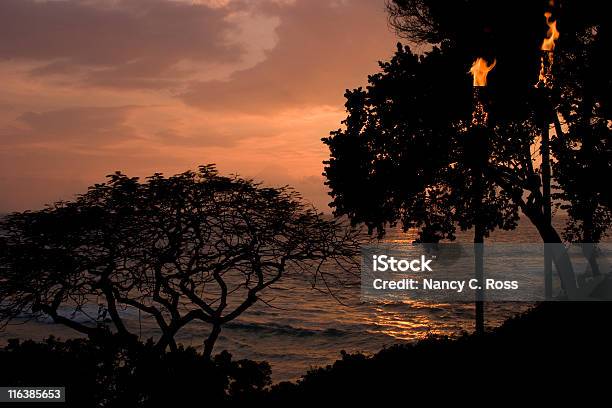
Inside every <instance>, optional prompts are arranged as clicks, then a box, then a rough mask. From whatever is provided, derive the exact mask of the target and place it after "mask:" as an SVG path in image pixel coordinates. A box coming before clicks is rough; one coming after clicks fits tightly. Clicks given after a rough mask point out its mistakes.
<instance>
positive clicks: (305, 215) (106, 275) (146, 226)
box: [0, 166, 358, 356]
mask: <svg viewBox="0 0 612 408" xmlns="http://www.w3.org/2000/svg"><path fill="white" fill-rule="evenodd" d="M0 229H1V230H2V231H4V232H3V235H2V238H1V241H0V245H1V252H0V256H1V265H2V266H1V267H0V268H1V269H0V299H1V301H0V318H1V319H2V322H3V323H5V324H6V323H8V322H10V321H11V319H14V318H17V317H24V316H29V317H36V316H41V315H46V316H49V317H51V318H52V319H53V320H54V321H55V322H57V323H61V324H64V325H66V326H68V327H70V328H72V329H75V330H77V331H78V332H81V333H83V334H86V335H88V336H90V337H91V338H97V337H101V336H104V335H105V333H108V332H109V331H116V332H117V333H119V334H123V335H126V336H129V335H130V333H131V332H132V330H133V328H130V327H129V326H130V325H129V324H127V323H126V321H125V318H124V316H125V315H124V313H123V309H125V308H132V309H135V310H138V311H139V313H143V314H146V315H149V316H151V317H152V318H153V319H154V320H155V322H156V323H157V325H158V326H159V329H160V331H161V334H160V336H159V338H157V340H156V347H157V348H158V349H159V350H160V351H161V350H164V349H166V348H167V347H170V348H171V349H175V348H176V341H175V336H176V334H177V332H178V331H179V330H180V329H181V328H183V327H184V326H185V325H187V324H189V323H190V322H193V321H202V322H205V323H208V324H210V326H211V332H210V335H209V336H208V338H207V339H206V340H205V341H204V354H205V356H210V355H211V353H212V350H213V346H214V344H215V341H216V340H217V338H218V336H219V333H220V331H221V327H222V326H223V324H225V323H227V322H229V321H231V320H233V319H235V318H237V317H238V316H240V314H241V313H243V312H244V311H245V310H247V309H248V308H249V307H250V306H252V305H253V304H254V303H255V302H257V301H258V300H260V299H261V294H262V292H263V291H264V290H265V289H267V288H269V287H270V286H271V285H273V284H274V283H276V282H278V281H279V279H281V278H282V277H283V276H284V275H286V274H290V273H306V272H309V271H310V272H311V273H312V277H313V278H314V279H313V280H316V278H319V280H323V281H324V282H325V281H326V279H327V280H329V279H332V278H333V279H341V278H342V276H343V274H344V273H345V272H348V273H351V272H352V270H350V268H351V267H352V266H353V262H354V255H356V254H357V251H358V242H357V240H356V237H357V232H356V231H354V230H352V229H350V228H346V227H345V226H344V225H343V224H342V223H341V222H340V221H338V220H330V219H326V218H325V217H323V216H322V215H321V214H318V213H317V212H316V211H315V210H314V209H312V208H310V207H309V206H308V205H307V204H305V203H304V202H303V201H302V199H301V198H300V196H299V195H298V194H297V193H295V192H294V191H292V190H291V189H289V188H265V187H262V186H261V185H259V184H256V183H254V182H252V181H250V180H245V179H242V178H239V177H236V176H233V177H223V176H220V175H219V174H218V173H217V171H216V170H215V168H214V167H213V166H203V167H201V168H200V169H199V171H198V172H185V173H182V174H178V175H175V176H172V177H167V178H166V177H164V176H163V175H161V174H155V175H153V176H152V177H149V178H148V179H147V180H146V181H145V182H141V181H139V179H138V178H130V177H127V176H126V175H123V174H121V173H116V174H114V175H112V176H109V178H108V181H107V182H106V183H104V184H97V185H95V186H93V187H91V188H90V189H89V191H88V192H87V193H85V194H83V195H81V196H79V197H78V198H77V199H76V200H74V201H70V202H60V203H56V204H55V205H53V206H52V207H49V208H46V209H44V210H41V211H28V212H23V213H15V214H11V215H9V216H7V217H6V219H5V220H4V221H3V222H2V225H1V226H0ZM327 261H331V262H334V265H335V266H336V268H335V269H334V270H335V271H336V272H335V273H333V274H332V273H330V272H326V270H325V269H324V268H323V266H324V263H325V262H327ZM92 304H93V305H96V304H99V310H98V312H97V314H96V313H94V315H92V313H91V310H90V309H91V308H90V307H89V306H91V305H92Z"/></svg>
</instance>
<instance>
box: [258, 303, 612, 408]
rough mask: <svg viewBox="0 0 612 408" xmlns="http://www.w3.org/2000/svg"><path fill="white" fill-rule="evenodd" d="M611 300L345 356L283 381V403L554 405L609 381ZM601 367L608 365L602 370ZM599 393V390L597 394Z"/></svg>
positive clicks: (278, 388)
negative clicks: (480, 331) (297, 378)
mask: <svg viewBox="0 0 612 408" xmlns="http://www.w3.org/2000/svg"><path fill="white" fill-rule="evenodd" d="M611 311H612V310H611V307H610V306H609V305H607V304H605V303H599V302H598V303H546V304H541V305H540V306H538V307H536V308H535V309H534V310H532V311H529V312H527V313H525V314H523V315H520V316H517V317H515V318H513V319H510V320H508V321H507V322H506V323H504V325H502V326H501V327H499V328H497V329H494V330H492V331H491V332H489V333H487V334H485V335H481V336H478V335H467V334H466V335H463V336H462V337H460V338H457V339H451V338H446V337H431V338H429V339H426V340H423V341H419V342H417V343H414V344H408V345H397V346H393V347H390V348H387V349H384V350H382V351H380V352H379V353H378V354H376V355H374V356H372V357H367V356H364V355H362V354H347V353H343V354H342V359H340V360H338V361H336V362H335V363H334V364H333V365H330V366H327V367H325V368H319V369H315V370H312V371H310V372H309V373H308V374H307V375H306V376H304V378H303V379H302V380H301V381H299V382H298V383H297V384H292V383H282V384H278V385H275V386H274V387H273V388H272V390H271V393H270V394H269V396H268V398H269V399H270V400H271V401H272V402H274V403H276V404H278V405H284V404H290V403H291V402H294V401H301V402H303V403H307V404H315V403H316V401H318V400H319V398H321V397H322V396H325V399H326V401H327V402H328V403H341V404H342V405H343V406H350V405H351V404H363V403H364V402H367V401H371V402H372V403H375V404H378V405H379V406H380V404H384V403H390V402H393V401H395V402H396V403H397V402H401V403H403V404H410V405H413V404H420V403H426V404H429V405H433V406H435V405H439V404H442V403H450V404H453V405H457V404H460V402H461V401H463V402H465V404H469V403H472V402H473V401H482V400H483V399H484V398H490V400H489V401H490V403H491V404H494V405H495V404H497V403H501V402H503V403H506V404H507V403H510V402H516V403H524V402H525V400H529V401H537V400H538V399H539V398H543V399H545V400H546V401H548V402H549V403H550V402H552V401H559V400H561V401H563V400H565V399H566V398H569V397H570V396H573V397H577V398H584V400H582V403H586V401H587V400H589V398H591V397H593V398H594V395H592V394H591V392H590V391H588V390H594V389H602V388H601V387H604V388H605V387H607V378H608V377H607V376H605V375H598V374H597V373H599V372H604V371H605V370H606V369H607V367H608V366H609V364H610V363H611V362H612V353H610V348H609V340H610V337H609V335H608V334H607V332H606V331H605V330H604V329H602V324H605V323H603V322H606V321H608V319H609V313H610V312H611ZM600 370H601V371H600ZM595 394H597V393H595Z"/></svg>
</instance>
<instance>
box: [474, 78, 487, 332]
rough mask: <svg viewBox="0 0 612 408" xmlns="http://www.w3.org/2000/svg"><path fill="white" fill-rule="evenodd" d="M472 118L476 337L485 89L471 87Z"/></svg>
mask: <svg viewBox="0 0 612 408" xmlns="http://www.w3.org/2000/svg"><path fill="white" fill-rule="evenodd" d="M473 92H474V105H475V109H474V112H475V115H474V117H473V119H472V127H471V138H472V146H471V150H472V154H473V157H472V163H471V167H472V168H471V171H472V183H473V195H472V200H473V202H472V211H473V212H474V278H475V279H476V280H477V282H478V286H477V289H476V292H475V299H474V312H475V313H474V314H475V326H476V327H475V329H476V334H478V335H482V334H484V332H485V311H484V236H485V232H484V229H485V227H484V222H483V220H482V216H483V214H482V204H483V198H484V190H485V186H484V175H483V173H484V166H486V163H487V161H488V147H487V145H488V136H489V135H488V130H487V129H488V113H487V107H486V105H485V87H484V86H476V87H474V90H473Z"/></svg>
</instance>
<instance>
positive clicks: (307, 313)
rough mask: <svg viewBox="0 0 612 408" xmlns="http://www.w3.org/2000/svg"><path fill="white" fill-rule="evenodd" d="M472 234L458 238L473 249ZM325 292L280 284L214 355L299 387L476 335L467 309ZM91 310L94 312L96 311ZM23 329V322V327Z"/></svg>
mask: <svg viewBox="0 0 612 408" xmlns="http://www.w3.org/2000/svg"><path fill="white" fill-rule="evenodd" d="M471 234H472V233H471V232H470V231H468V232H466V233H461V234H459V236H458V241H460V242H470V241H471V236H472V235H471ZM413 239H414V236H413V234H411V233H401V232H400V231H390V232H389V233H388V235H387V236H386V238H385V240H386V241H390V242H407V243H409V242H412V240H413ZM488 240H490V241H493V242H540V238H539V236H538V234H537V232H536V231H535V229H534V228H533V227H532V226H531V225H530V224H527V223H521V224H520V225H519V228H518V229H517V230H514V231H509V232H505V231H499V232H495V233H494V234H493V235H492V236H491V237H490V238H488ZM334 294H335V296H336V298H334V297H332V296H330V294H329V293H325V292H321V291H317V290H314V289H312V286H311V283H310V281H309V279H308V278H307V277H304V278H300V277H291V278H287V279H285V280H282V281H281V282H280V283H279V284H277V285H276V286H275V287H274V288H272V289H270V291H269V292H267V294H266V295H265V300H266V302H267V303H269V304H264V303H258V304H255V305H254V306H253V307H252V308H250V309H249V310H248V311H247V312H245V313H244V314H243V315H241V316H240V317H239V318H237V319H236V320H234V321H232V322H230V323H228V324H226V325H225V326H224V327H223V329H222V332H221V335H220V338H219V340H218V342H217V344H216V346H215V352H219V351H221V350H228V351H229V352H230V353H232V355H233V356H234V358H238V359H240V358H248V359H252V360H265V361H268V362H269V363H270V364H271V366H272V377H273V381H274V382H279V381H284V380H296V379H298V378H299V377H300V376H301V375H303V374H304V373H306V372H307V371H308V370H309V369H311V368H315V367H320V366H324V365H327V364H330V363H332V362H333V361H335V360H336V359H338V358H339V357H340V351H341V350H344V351H347V352H363V353H366V354H371V353H375V352H377V351H378V350H380V349H382V348H383V347H388V346H391V345H393V344H396V343H404V342H410V341H414V340H416V339H420V338H423V337H425V336H427V335H430V334H436V335H449V336H456V335H458V334H460V333H462V332H471V331H473V329H474V306H473V304H472V303H462V304H438V303H435V304H434V303H431V302H423V301H408V300H405V301H393V302H389V301H385V302H382V301H380V302H373V303H365V302H362V301H361V300H360V288H359V286H353V287H344V288H338V289H337V290H334ZM94 306H95V305H94ZM532 306H533V304H531V303H516V302H514V303H513V302H506V303H487V304H486V306H485V319H486V325H487V327H489V328H492V327H495V326H498V325H500V324H501V323H502V322H503V321H504V320H505V319H507V318H509V317H511V316H513V315H515V314H517V313H520V312H522V311H525V310H527V309H528V308H530V307H532ZM124 313H125V319H126V320H127V321H128V324H129V326H131V327H132V329H133V330H134V331H135V332H137V333H139V334H140V336H141V338H143V339H146V338H148V337H151V336H156V335H157V333H156V331H155V329H154V327H155V325H154V324H152V322H151V321H150V320H147V319H144V318H142V317H139V316H138V314H137V313H135V312H133V311H126V312H124ZM22 323H23V322H22ZM208 331H209V328H208V327H207V326H206V325H204V324H198V323H194V324H192V325H190V326H187V327H186V328H184V329H183V330H182V331H181V332H179V335H178V336H177V340H178V342H179V343H182V344H183V345H185V346H193V347H196V348H199V349H201V347H202V342H203V340H204V338H205V337H206V335H207V333H208ZM51 334H53V335H55V336H57V337H60V338H64V339H65V338H69V337H76V335H75V333H74V332H72V331H71V330H70V329H67V328H65V327H63V326H58V325H55V324H53V323H51V322H49V321H30V322H26V323H23V324H18V325H11V326H9V327H7V328H6V329H5V330H4V331H0V343H6V341H8V339H10V338H20V339H26V338H32V339H36V340H41V339H44V338H46V337H48V336H49V335H51Z"/></svg>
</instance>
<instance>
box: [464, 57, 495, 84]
mask: <svg viewBox="0 0 612 408" xmlns="http://www.w3.org/2000/svg"><path fill="white" fill-rule="evenodd" d="M496 63H497V61H496V60H493V63H492V64H491V65H489V64H487V61H485V59H484V58H476V61H474V63H473V64H472V68H470V71H469V73H470V74H472V76H473V77H474V86H487V74H488V73H489V71H491V70H492V69H493V68H494V67H495V64H496Z"/></svg>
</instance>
